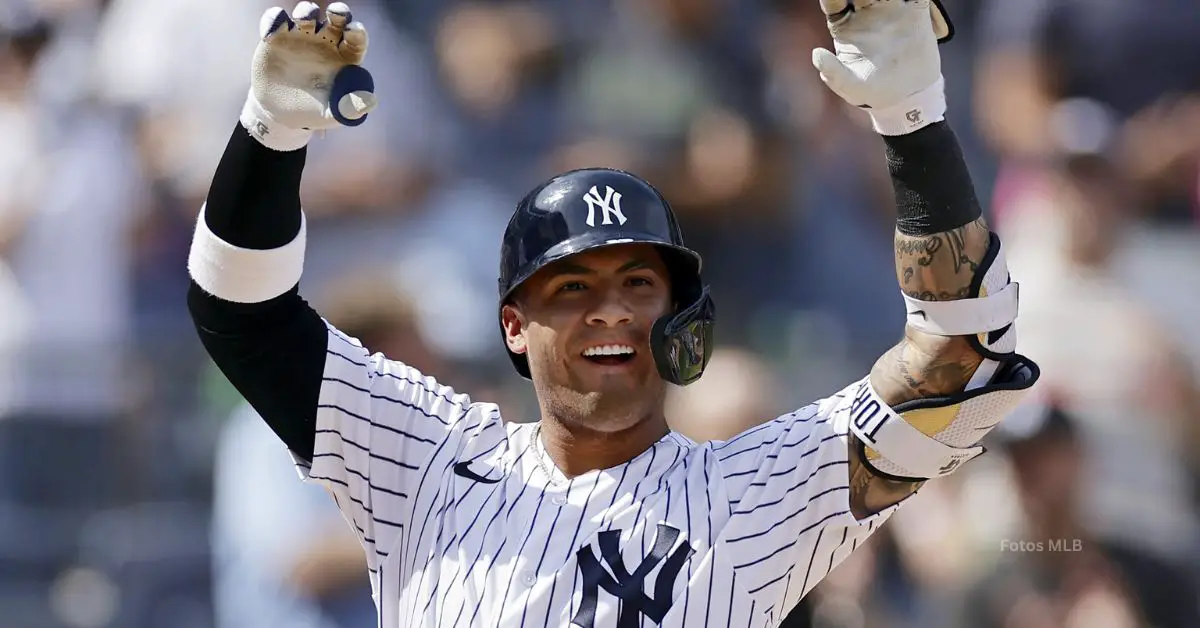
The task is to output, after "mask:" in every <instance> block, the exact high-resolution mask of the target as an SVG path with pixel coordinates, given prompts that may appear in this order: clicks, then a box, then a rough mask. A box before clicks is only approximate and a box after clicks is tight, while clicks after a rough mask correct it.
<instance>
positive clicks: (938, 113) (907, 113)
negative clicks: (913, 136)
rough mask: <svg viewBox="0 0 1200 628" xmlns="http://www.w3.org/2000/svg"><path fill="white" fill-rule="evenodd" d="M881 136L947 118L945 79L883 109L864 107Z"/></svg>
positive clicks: (909, 131)
mask: <svg viewBox="0 0 1200 628" xmlns="http://www.w3.org/2000/svg"><path fill="white" fill-rule="evenodd" d="M866 111H867V113H868V114H870V115H871V126H873V127H874V128H875V132H876V133H879V134H880V135H905V134H907V133H912V132H913V131H917V130H920V129H923V128H925V127H927V126H929V125H930V124H933V123H934V122H941V121H942V120H944V119H945V118H946V82H945V79H943V78H942V77H941V76H938V80H937V82H935V83H934V84H933V85H930V86H929V87H926V88H925V89H923V90H921V91H919V92H917V93H915V94H913V95H912V96H909V97H908V98H905V99H904V100H902V101H900V102H899V103H896V104H895V105H892V106H891V107H887V108H884V109H867V110H866Z"/></svg>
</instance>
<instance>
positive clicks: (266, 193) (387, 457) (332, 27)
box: [188, 2, 503, 575]
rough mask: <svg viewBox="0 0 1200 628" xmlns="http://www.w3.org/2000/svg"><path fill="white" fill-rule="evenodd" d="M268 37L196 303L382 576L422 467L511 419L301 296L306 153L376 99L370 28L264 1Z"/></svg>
mask: <svg viewBox="0 0 1200 628" xmlns="http://www.w3.org/2000/svg"><path fill="white" fill-rule="evenodd" d="M247 26H248V27H249V29H248V31H247V34H250V33H251V32H253V31H252V28H253V27H252V26H250V25H247ZM260 35H261V37H262V41H261V42H260V43H259V45H258V49H257V51H256V52H255V56H254V60H253V62H252V64H251V67H252V72H251V76H252V80H251V89H250V93H249V95H248V97H247V99H246V103H245V107H244V109H243V112H242V115H241V119H240V121H239V123H238V124H237V125H236V126H235V128H234V130H233V134H232V136H231V138H230V140H229V145H228V147H227V149H226V152H225V154H224V156H223V157H222V159H221V163H220V165H219V166H218V168H217V172H216V174H215V175H214V177H213V183H212V187H211V189H210V192H209V197H208V200H207V204H206V206H205V208H204V209H203V210H202V211H201V212H200V217H199V220H198V221H197V224H196V232H195V236H194V238H193V241H192V248H191V253H190V256H189V259H188V271H189V274H190V276H191V280H192V284H191V289H190V291H189V294H188V305H189V308H190V311H191V313H192V317H193V320H194V322H195V324H196V329H197V331H198V332H199V335H200V338H201V340H202V342H203V344H204V347H205V349H206V350H207V351H208V353H209V355H210V356H211V357H212V359H213V361H214V362H215V363H216V365H217V366H218V367H219V368H220V369H221V371H222V372H223V373H224V374H225V375H226V376H227V377H228V378H229V381H230V382H231V383H232V384H233V385H234V386H235V387H236V388H237V390H238V391H239V392H240V393H241V394H242V395H243V396H244V397H245V398H246V400H247V401H248V402H249V403H250V405H252V406H253V407H254V409H255V410H257V411H258V413H259V414H260V415H261V416H262V417H263V419H264V420H265V421H266V422H267V424H268V425H270V426H271V428H272V430H274V431H275V433H276V434H277V435H279V437H280V438H281V440H282V441H283V442H284V444H285V445H286V446H287V448H288V449H289V451H290V452H291V454H292V457H293V459H294V461H295V463H296V466H297V468H298V471H299V473H300V474H301V475H302V476H303V477H304V478H306V479H307V480H310V481H314V482H318V483H320V484H322V485H323V486H324V487H325V488H327V489H328V490H329V492H330V493H331V494H332V495H333V498H334V500H335V501H336V502H337V505H338V506H339V508H340V509H341V510H342V512H343V514H344V515H345V516H346V518H347V520H348V521H349V522H350V523H351V525H352V526H353V528H354V530H355V532H356V534H357V536H358V539H359V541H360V542H361V543H362V545H363V548H364V551H365V552H366V558H367V563H368V565H369V566H370V569H371V571H372V573H373V574H374V573H375V570H376V569H377V568H378V565H379V564H381V562H382V560H383V559H384V558H385V557H386V556H387V554H388V552H389V551H390V550H391V549H392V548H393V547H395V546H396V542H397V539H398V538H399V535H400V534H401V533H402V531H403V530H404V529H405V528H404V523H402V522H404V521H407V520H408V518H409V516H410V514H411V513H412V512H414V509H416V508H419V507H421V505H422V502H421V500H422V499H425V500H426V502H428V500H429V499H431V498H433V497H434V496H433V494H432V493H429V492H426V493H424V494H423V493H421V487H422V486H423V484H424V483H423V482H422V478H423V477H425V476H426V475H430V474H426V473H425V471H427V470H428V469H429V467H430V466H432V465H433V464H435V462H434V460H435V458H436V456H437V455H438V454H439V452H444V453H443V456H444V455H447V454H451V455H452V454H453V453H455V452H457V451H461V449H460V448H459V447H458V445H457V443H456V444H454V445H452V446H448V447H447V446H445V445H446V444H447V443H448V442H450V441H451V440H452V439H454V438H462V436H463V434H465V433H466V432H467V431H468V430H470V429H472V428H479V429H476V430H475V433H479V432H482V431H486V430H487V429H488V428H490V429H491V434H498V433H503V432H502V430H503V428H502V426H500V425H499V421H498V412H497V411H495V408H494V406H486V405H484V404H472V403H471V401H470V399H469V398H467V396H466V395H461V394H456V393H455V391H453V390H452V389H450V388H449V387H446V386H443V385H441V384H440V383H438V382H437V381H436V380H434V379H433V378H432V377H429V376H427V375H425V374H423V373H420V372H418V371H417V370H416V369H414V368H412V367H409V366H407V365H405V364H403V363H401V362H396V361H393V360H390V359H388V358H387V357H385V356H383V355H381V354H374V355H371V354H370V353H369V351H368V350H367V349H366V348H365V347H363V345H362V344H361V343H360V342H358V341H357V340H356V339H354V338H350V337H348V336H346V334H344V333H342V332H341V331H339V330H338V329H337V328H336V327H335V326H334V325H332V324H330V323H328V322H326V321H325V320H324V319H322V318H321V316H320V315H319V314H317V312H316V311H314V310H313V309H312V308H311V307H309V306H308V304H307V303H305V302H304V300H303V299H302V298H301V297H300V295H299V290H298V284H299V281H300V277H301V272H302V269H303V263H304V248H305V235H306V226H305V221H304V216H303V213H302V211H301V206H300V180H301V175H302V173H303V169H304V160H305V151H306V146H307V144H308V142H309V141H310V140H311V139H312V137H313V133H314V131H318V130H333V129H337V128H338V127H342V126H354V125H357V124H358V123H360V122H362V121H364V119H365V118H366V116H367V112H369V111H370V110H371V108H372V107H373V106H374V97H373V96H372V94H371V92H370V90H371V89H373V85H372V81H371V79H370V75H369V74H368V73H367V71H366V70H365V69H363V68H362V66H361V65H359V63H360V62H361V60H362V58H363V55H364V53H365V50H366V45H367V36H366V31H365V30H364V28H363V27H362V25H361V24H359V23H357V22H352V21H351V16H350V10H349V7H347V6H346V5H345V4H342V3H340V2H335V3H332V4H330V5H329V8H328V10H327V11H326V12H324V13H323V12H321V11H320V9H319V8H318V7H317V5H316V4H313V3H311V2H301V3H300V4H298V5H297V6H296V8H295V9H294V10H293V12H292V13H291V14H290V15H289V14H288V13H287V12H286V11H285V10H283V9H279V8H274V9H270V10H268V11H267V12H266V13H265V14H264V16H263V18H262V21H261V24H260ZM398 357H402V356H398ZM491 434H489V436H490V435H491ZM436 473H439V472H435V473H434V474H432V475H436ZM376 575H377V574H376Z"/></svg>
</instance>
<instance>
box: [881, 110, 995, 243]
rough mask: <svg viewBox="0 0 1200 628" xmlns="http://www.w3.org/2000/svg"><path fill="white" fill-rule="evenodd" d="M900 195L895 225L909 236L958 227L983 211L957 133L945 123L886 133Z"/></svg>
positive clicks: (889, 161)
mask: <svg viewBox="0 0 1200 628" xmlns="http://www.w3.org/2000/svg"><path fill="white" fill-rule="evenodd" d="M884 147H885V148H884V151H885V154H886V156H887V165H888V171H889V172H890V173H891V176H892V189H893V191H894V192H895V195H896V210H897V217H896V228H897V229H899V231H900V232H901V233H903V234H905V235H910V236H922V235H932V234H934V233H940V232H943V231H950V230H951V229H957V228H959V227H961V226H963V225H965V224H967V223H970V222H972V221H974V220H975V219H977V218H979V217H980V216H981V215H983V210H982V208H981V207H980V205H979V199H978V198H977V197H976V196H975V187H974V186H973V185H972V183H971V173H970V172H969V171H968V170H967V162H966V160H965V159H963V154H962V148H961V147H960V146H959V144H958V137H956V136H955V134H954V130H953V129H951V128H950V125H949V124H947V123H946V122H944V121H943V122H935V123H933V124H931V125H929V126H927V127H925V128H923V129H921V130H919V131H915V132H913V133H909V134H906V135H895V136H884Z"/></svg>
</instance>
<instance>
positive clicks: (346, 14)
mask: <svg viewBox="0 0 1200 628" xmlns="http://www.w3.org/2000/svg"><path fill="white" fill-rule="evenodd" d="M353 19H354V17H353V15H351V13H350V7H348V6H346V3H345V2H334V3H331V4H330V5H329V8H327V9H325V28H326V30H327V31H328V33H329V36H330V37H332V38H333V40H334V41H338V42H340V41H341V38H342V33H343V31H345V30H346V26H347V25H348V24H349V23H350V22H351V20H353Z"/></svg>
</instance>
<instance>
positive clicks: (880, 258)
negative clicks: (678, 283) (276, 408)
mask: <svg viewBox="0 0 1200 628" xmlns="http://www.w3.org/2000/svg"><path fill="white" fill-rule="evenodd" d="M273 4H276V3H275V2H271V1H270V0H221V2H217V3H213V2H202V1H200V0H2V1H0V625H3V626H5V627H8V628H73V627H78V628H89V627H90V628H107V627H113V628H116V627H120V628H160V627H166V626H172V627H179V628H209V627H213V628H242V627H251V626H253V627H259V626H296V627H302V628H307V627H311V628H368V627H369V626H373V625H374V613H373V609H372V605H371V600H370V591H369V587H368V584H367V581H366V572H365V568H364V566H363V562H362V557H361V550H360V549H359V548H358V546H357V545H355V542H354V540H353V538H352V537H351V536H350V534H349V531H348V528H347V527H346V524H345V522H344V521H343V520H342V519H341V517H340V515H339V514H338V513H337V511H336V509H335V508H334V505H333V503H332V500H330V499H328V497H327V496H326V495H325V494H324V493H322V492H321V491H320V489H319V488H316V487H313V486H307V485H304V484H302V483H301V482H300V481H299V479H298V478H297V476H296V475H295V473H294V471H293V470H292V467H291V465H290V461H289V459H288V456H287V453H286V452H285V451H284V450H283V449H282V447H281V446H280V445H279V444H278V442H277V441H276V440H275V439H274V438H273V436H272V435H271V433H270V431H269V430H268V429H267V428H266V426H265V425H264V424H263V423H262V422H261V420H259V419H258V417H256V416H255V415H254V412H253V410H251V409H250V408H248V407H246V406H245V405H244V404H243V403H242V402H241V400H240V398H239V397H238V395H237V394H236V392H235V391H233V390H232V389H231V388H230V387H229V385H228V384H227V383H226V382H225V381H224V379H223V378H222V376H221V375H220V373H219V372H217V371H216V370H215V369H214V368H213V367H212V366H211V364H210V363H209V361H208V360H207V358H206V357H205V356H204V354H203V352H202V350H201V348H200V346H199V343H198V342H197V341H196V335H195V332H194V330H193V328H192V326H191V322H190V319H189V317H188V315H187V312H186V308H185V299H184V294H185V291H186V287H187V275H186V257H187V250H188V246H189V243H190V239H191V233H192V228H193V225H194V221H195V218H196V216H197V213H198V211H199V209H200V207H201V205H202V203H203V201H204V197H205V195H206V193H207V188H208V184H209V181H210V179H211V176H212V172H213V169H214V167H215V165H216V163H217V160H218V159H219V158H220V155H221V151H222V149H223V147H224V144H225V142H226V140H227V139H228V137H229V134H230V132H231V131H232V130H233V128H234V124H235V123H236V120H237V116H238V113H239V111H240V107H241V103H242V101H243V99H244V98H245V95H246V90H247V88H248V81H249V76H248V71H247V68H248V63H249V58H250V55H251V53H252V51H253V49H254V47H255V45H256V38H255V37H256V34H257V28H258V20H259V16H260V15H261V14H262V12H263V11H264V10H265V9H266V8H267V7H269V6H271V5H273ZM944 4H945V5H946V7H947V9H948V10H949V11H950V13H951V16H952V17H953V18H954V22H955V26H956V27H957V29H956V30H957V35H956V37H955V39H954V40H953V41H952V42H950V43H948V44H946V45H944V46H943V47H942V52H943V74H944V75H945V77H946V82H947V89H948V97H949V99H950V111H949V113H948V118H949V119H950V121H951V123H952V124H953V126H954V129H955V130H956V132H957V133H958V136H959V139H960V141H961V143H962V146H963V150H964V153H965V155H966V157H967V160H968V162H969V164H970V166H971V170H972V173H973V174H974V177H975V181H976V184H977V190H978V193H979V195H980V198H981V201H982V202H983V204H984V206H985V207H986V212H987V217H988V219H989V221H990V223H991V224H992V226H993V228H994V229H995V230H996V231H998V232H999V233H1000V234H1001V236H1002V237H1003V238H1004V242H1005V245H1006V246H1007V251H1008V259H1009V265H1010V268H1011V270H1012V273H1013V275H1014V278H1015V279H1016V280H1018V281H1019V282H1020V283H1021V297H1022V303H1021V305H1022V310H1021V318H1020V323H1019V328H1020V338H1021V340H1020V346H1021V349H1022V352H1023V353H1026V354H1027V355H1029V356H1031V357H1033V358H1034V359H1035V360H1036V361H1038V363H1039V364H1040V365H1041V367H1042V369H1043V378H1042V383H1041V384H1039V386H1038V389H1037V391H1036V394H1035V395H1034V399H1031V402H1030V404H1029V405H1028V407H1026V408H1022V409H1021V410H1020V411H1019V412H1017V413H1016V414H1014V415H1013V416H1012V417H1010V418H1009V420H1007V421H1006V422H1005V423H1004V424H1003V426H1002V428H999V429H998V431H997V433H995V434H994V435H993V436H994V442H993V443H992V444H991V445H990V448H989V451H990V453H989V454H988V455H987V456H984V457H982V458H981V459H979V460H977V461H975V462H972V463H971V464H970V465H968V466H967V467H966V468H964V469H963V470H961V471H960V472H958V473H957V474H956V475H955V476H953V477H952V478H950V479H947V480H945V481H940V482H937V483H932V484H930V485H928V486H926V487H925V488H924V489H923V490H922V491H921V492H920V493H919V494H918V496H916V497H915V498H913V501H912V503H911V504H909V505H908V506H907V507H905V508H904V509H901V510H900V511H899V512H898V513H897V515H896V516H895V517H894V518H893V519H892V521H891V522H890V523H889V525H888V526H887V527H886V528H885V529H884V530H883V531H881V532H880V533H878V534H876V535H875V536H874V537H873V539H872V541H871V542H870V543H868V544H867V545H866V546H864V547H861V548H859V550H858V552H857V553H856V554H855V555H854V556H852V557H851V558H850V559H849V560H848V561H847V562H846V563H845V564H844V565H843V566H841V567H840V568H839V569H837V570H836V571H835V572H834V573H833V574H832V575H831V576H830V577H829V578H828V579H827V580H826V581H825V582H824V583H822V585H821V586H820V587H819V588H818V590H817V591H816V592H814V593H813V594H812V595H810V596H809V598H808V599H806V600H805V601H804V602H803V604H802V606H801V607H800V608H799V609H797V611H796V612H795V613H794V614H793V615H792V617H790V618H789V620H788V625H789V626H793V627H799V626H813V627H820V628H858V627H863V628H866V627H870V628H909V627H918V626H920V627H923V628H943V627H944V628H974V627H981V628H993V627H994V628H1076V627H1082V626H1087V627H1088V628H1149V627H1155V628H1174V627H1182V628H1195V627H1197V626H1200V611H1198V606H1200V603H1198V600H1200V584H1198V583H1200V579H1198V578H1200V520H1198V516H1197V515H1198V513H1200V509H1198V506H1200V490H1198V488H1200V375H1198V372H1197V369H1196V368H1195V365H1196V364H1197V363H1198V361H1200V331H1197V329H1196V325H1197V321H1200V272H1196V271H1197V269H1200V230H1198V229H1197V226H1198V222H1200V3H1197V2H1195V0H1155V1H1154V2H1151V3H1149V4H1146V3H1135V2H1130V1H1129V0H1087V1H1084V0H945V2H944ZM350 5H351V8H352V9H353V11H354V15H355V19H357V20H360V21H362V22H364V23H365V24H366V25H367V28H368V29H369V31H370V34H371V50H370V52H369V54H368V58H367V63H366V65H367V67H368V68H370V69H371V70H372V72H373V74H374V76H375V80H376V84H377V92H378V94H379V97H380V100H381V103H382V104H381V106H380V107H379V109H378V110H376V111H375V112H373V113H372V114H371V115H370V120H369V121H368V122H367V123H366V124H365V125H363V126H361V127H357V128H354V129H348V130H341V131H337V132H331V133H328V134H327V135H325V136H322V137H319V138H317V139H316V140H315V141H314V142H313V144H312V146H311V147H310V149H309V154H308V162H307V168H306V171H305V179H304V184H303V185H304V189H303V190H302V198H303V202H304V206H305V211H306V212H307V216H308V220H309V230H308V232H309V244H308V258H307V260H308V261H307V265H306V269H305V278H304V283H303V286H302V289H303V292H304V293H305V294H306V295H307V296H308V298H309V299H310V300H311V301H312V302H314V303H315V304H316V305H317V306H318V309H319V310H320V311H321V312H322V313H323V314H325V315H326V317H327V318H329V319H330V320H332V321H333V322H334V323H336V324H338V325H339V326H341V327H342V329H344V330H346V331H347V332H349V333H350V334H352V335H355V336H357V337H359V338H360V339H362V340H363V341H364V344H366V345H367V346H368V347H371V348H373V349H376V350H382V351H384V352H385V353H387V354H388V355H390V356H392V357H396V358H398V359H403V360H405V361H407V362H410V363H412V364H414V365H416V366H418V367H419V368H421V369H423V370H425V371H426V372H428V373H432V374H434V375H436V376H437V377H438V378H439V379H441V380H442V381H443V382H446V383H450V384H451V385H453V386H455V387H456V388H458V389H459V390H463V391H465V392H469V393H471V394H472V395H474V396H475V397H476V398H480V399H488V400H495V401H497V402H499V403H500V404H501V405H502V406H503V407H504V410H505V415H506V416H509V417H513V418H517V419H518V420H533V419H536V415H535V414H534V413H533V411H534V408H535V406H534V405H533V404H532V401H533V400H532V398H531V396H530V395H531V393H530V389H529V386H528V384H527V383H526V382H524V381H523V380H521V379H519V378H518V377H517V376H516V375H515V374H514V373H512V371H511V367H510V366H509V365H508V361H507V359H506V358H505V356H504V355H503V353H502V349H501V347H502V345H501V342H500V337H499V334H498V330H497V324H496V320H495V316H496V309H495V298H496V284H495V276H496V275H495V274H496V270H497V262H498V256H499V240H500V234H501V233H502V231H503V228H504V225H505V223H506V222H507V219H508V216H509V214H510V212H511V209H512V207H513V206H514V204H515V202H516V201H517V199H519V198H520V197H521V195H522V194H523V193H524V192H525V191H527V189H529V188H530V187H532V186H533V185H534V184H535V183H536V182H538V181H540V180H541V179H543V178H545V177H546V176H548V175H549V174H551V173H553V172H556V171H560V170H564V169H568V168H572V167H578V166H585V165H604V166H612V167H619V168H625V169H629V170H632V171H635V172H638V173H639V174H643V175H644V176H646V177H647V178H648V179H649V180H650V181H652V182H653V183H654V184H655V185H657V186H658V187H659V188H660V189H661V190H662V191H663V192H664V194H665V195H666V196H667V198H668V199H670V201H671V202H672V204H673V206H674V207H675V209H676V211H677V213H678V214H679V216H680V220H681V222H682V224H683V228H684V232H685V234H686V236H687V240H688V242H689V244H690V245H691V246H692V247H693V248H695V249H697V250H699V251H700V252H701V253H702V255H703V256H704V260H705V269H704V272H705V275H706V279H707V280H708V281H709V282H711V284H712V287H713V291H714V296H715V298H716V300H717V303H718V311H719V317H720V321H721V322H720V324H719V325H718V340H719V343H720V348H719V349H718V351H717V354H716V356H715V358H714V362H713V364H712V366H711V367H710V369H709V371H708V373H707V374H706V376H705V378H704V379H703V380H701V382H700V383H698V384H696V385H694V386H692V387H689V388H687V389H683V390H676V391H674V392H673V394H672V398H671V399H670V403H669V406H668V409H669V414H668V419H669V420H671V421H673V423H674V424H675V426H676V428H677V429H678V430H680V431H682V432H684V433H685V434H688V435H690V436H692V437H693V438H696V439H697V440H705V439H712V438H724V437H727V436H729V435H730V434H732V433H735V432H737V431H739V430H741V429H745V428H747V427H749V426H751V425H754V424H756V423H757V422H760V421H763V420H765V419H769V418H773V417H774V416H776V415H777V414H779V413H781V412H784V411H787V410H788V409H789V408H795V407H797V406H799V405H802V404H804V403H807V402H808V401H811V400H813V399H816V398H819V397H822V396H825V395H827V394H830V393H832V392H833V391H835V390H837V389H838V388H840V387H841V386H842V385H844V384H845V383H846V382H848V381H851V380H852V379H856V378H858V377H860V376H861V375H862V374H863V373H865V372H866V370H867V369H868V368H869V367H870V365H871V363H872V361H873V360H874V359H875V357H876V356H878V355H879V354H880V353H881V352H882V351H884V350H885V349H886V348H887V347H888V346H890V345H891V344H892V343H894V342H895V341H896V340H897V339H898V338H899V335H900V334H901V332H902V325H903V318H902V316H901V312H902V311H903V310H902V309H901V308H902V307H903V305H902V301H901V299H900V296H899V293H898V289H897V286H896V283H895V276H894V269H893V266H892V253H891V235H892V227H893V220H894V209H893V202H892V191H891V187H890V184H889V182H888V178H887V171H886V168H885V165H884V162H883V155H882V149H881V144H880V142H879V140H878V138H877V137H875V136H874V134H873V133H872V132H871V130H870V128H869V126H868V125H867V124H866V122H865V120H864V116H863V115H862V113H861V112H859V111H855V110H853V109H851V108H849V107H847V106H845V105H844V104H842V103H841V102H840V101H838V100H837V99H836V97H834V96H833V95H832V94H831V93H829V91H828V90H827V89H826V88H825V87H824V86H823V85H822V84H821V82H820V80H819V78H818V77H817V75H816V72H815V71H814V70H813V69H812V67H811V64H810V51H811V49H812V48H813V47H816V46H828V45H829V44H828V41H827V40H828V33H827V32H826V29H825V26H824V24H823V17H822V15H821V13H820V10H819V7H818V2H817V0H738V1H734V0H475V1H471V2H465V1H460V0H355V1H354V2H352V3H350Z"/></svg>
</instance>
